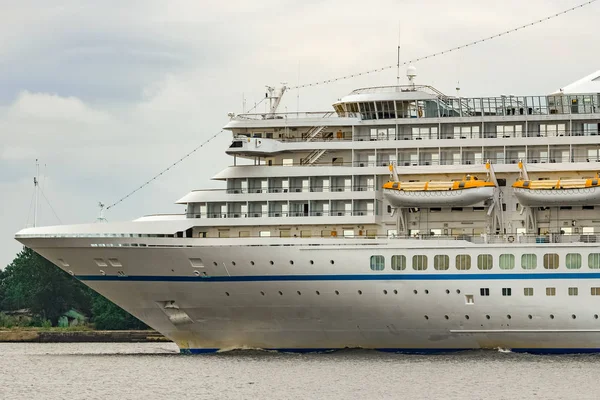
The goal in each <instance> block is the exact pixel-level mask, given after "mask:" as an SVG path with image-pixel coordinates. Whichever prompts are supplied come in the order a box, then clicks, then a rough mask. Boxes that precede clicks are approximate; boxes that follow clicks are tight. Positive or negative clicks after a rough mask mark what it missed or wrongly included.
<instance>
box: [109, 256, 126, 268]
mask: <svg viewBox="0 0 600 400" xmlns="http://www.w3.org/2000/svg"><path fill="white" fill-rule="evenodd" d="M108 263H109V264H110V266H111V267H117V268H119V267H122V266H123V264H121V262H120V261H119V260H118V259H116V258H109V259H108Z"/></svg>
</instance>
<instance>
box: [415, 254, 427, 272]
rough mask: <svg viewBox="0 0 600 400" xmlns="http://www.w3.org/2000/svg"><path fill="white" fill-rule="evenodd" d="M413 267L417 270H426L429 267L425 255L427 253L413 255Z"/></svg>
mask: <svg viewBox="0 0 600 400" xmlns="http://www.w3.org/2000/svg"><path fill="white" fill-rule="evenodd" d="M412 267H413V269H414V270H415V271H425V270H426V269H427V256H425V255H415V256H413V258H412Z"/></svg>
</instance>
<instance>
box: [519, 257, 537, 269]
mask: <svg viewBox="0 0 600 400" xmlns="http://www.w3.org/2000/svg"><path fill="white" fill-rule="evenodd" d="M536 267H537V256H536V255H535V254H523V255H522V256H521V268H523V269H535V268H536Z"/></svg>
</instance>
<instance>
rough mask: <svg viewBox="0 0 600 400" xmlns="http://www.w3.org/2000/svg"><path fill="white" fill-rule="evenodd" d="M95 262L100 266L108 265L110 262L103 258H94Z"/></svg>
mask: <svg viewBox="0 0 600 400" xmlns="http://www.w3.org/2000/svg"><path fill="white" fill-rule="evenodd" d="M94 262H95V263H96V265H97V266H99V267H108V264H106V261H104V260H103V259H102V258H94Z"/></svg>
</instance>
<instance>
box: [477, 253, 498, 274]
mask: <svg viewBox="0 0 600 400" xmlns="http://www.w3.org/2000/svg"><path fill="white" fill-rule="evenodd" d="M493 266H494V257H492V255H491V254H480V255H478V256H477V268H479V269H481V270H490V269H492V267H493Z"/></svg>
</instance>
